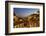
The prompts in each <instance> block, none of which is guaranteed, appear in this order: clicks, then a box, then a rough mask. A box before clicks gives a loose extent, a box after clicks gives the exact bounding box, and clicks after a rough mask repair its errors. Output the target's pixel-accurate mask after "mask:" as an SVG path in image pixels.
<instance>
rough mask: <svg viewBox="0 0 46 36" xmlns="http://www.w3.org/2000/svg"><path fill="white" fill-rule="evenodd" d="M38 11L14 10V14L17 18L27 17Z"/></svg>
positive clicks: (31, 9) (30, 9)
mask: <svg viewBox="0 0 46 36" xmlns="http://www.w3.org/2000/svg"><path fill="white" fill-rule="evenodd" d="M38 10H39V9H36V8H14V12H15V13H16V16H18V17H27V16H28V15H31V14H32V13H34V12H36V11H38Z"/></svg>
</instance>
